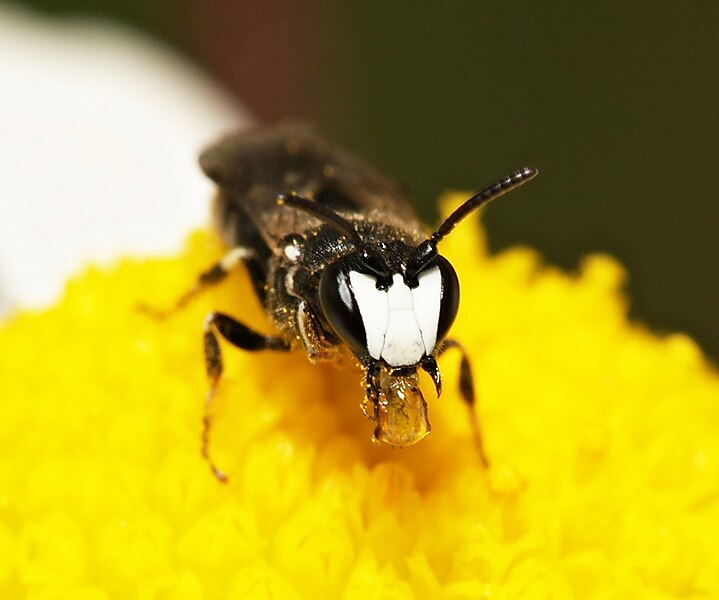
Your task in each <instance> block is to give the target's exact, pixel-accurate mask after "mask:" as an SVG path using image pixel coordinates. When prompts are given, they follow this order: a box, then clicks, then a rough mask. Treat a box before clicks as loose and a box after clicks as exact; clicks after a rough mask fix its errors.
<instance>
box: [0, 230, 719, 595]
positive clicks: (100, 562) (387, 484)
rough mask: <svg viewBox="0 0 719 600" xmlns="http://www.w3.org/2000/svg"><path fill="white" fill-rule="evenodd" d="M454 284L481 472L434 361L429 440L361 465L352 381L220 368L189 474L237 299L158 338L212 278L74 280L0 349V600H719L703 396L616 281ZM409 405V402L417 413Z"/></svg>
mask: <svg viewBox="0 0 719 600" xmlns="http://www.w3.org/2000/svg"><path fill="white" fill-rule="evenodd" d="M442 250H443V252H444V253H445V254H446V255H447V256H448V257H449V258H450V260H451V261H452V262H453V263H454V265H455V267H456V268H457V271H458V273H459V277H460V280H461V283H462V301H461V307H460V314H459V317H458V320H457V323H456V324H455V326H454V329H453V332H452V334H453V336H454V337H456V338H457V339H459V340H460V341H461V342H462V343H463V344H464V345H465V346H466V347H467V348H468V350H469V352H470V355H471V359H472V364H473V367H474V371H475V377H476V384H477V392H478V397H479V406H478V411H479V415H480V419H481V423H482V430H483V433H484V436H485V442H486V446H487V452H488V455H489V457H490V460H491V461H492V468H491V470H490V471H489V472H486V471H484V470H483V469H482V468H481V467H480V466H479V462H478V458H477V455H476V453H475V452H474V449H473V447H472V444H471V437H470V429H469V422H468V420H467V418H466V409H465V407H464V406H463V405H462V403H461V401H460V399H459V396H458V394H457V390H456V379H457V376H458V356H456V355H454V354H452V353H451V352H448V353H447V354H446V355H445V356H443V357H442V358H441V360H440V365H441V368H442V372H443V374H444V382H445V383H444V389H445V392H444V394H443V396H442V398H441V399H439V400H430V418H431V421H432V426H433V432H432V435H430V436H429V437H428V438H427V439H426V440H424V441H423V442H421V443H420V444H418V445H416V446H413V447H411V448H406V449H404V450H392V449H391V448H387V447H378V446H375V445H373V444H371V443H370V442H369V438H370V436H371V433H372V424H371V423H370V422H368V421H367V420H366V419H364V418H363V417H362V415H361V413H360V410H359V407H358V405H359V402H360V400H361V397H362V389H361V387H360V383H361V375H360V373H359V371H358V370H357V369H356V367H355V366H354V365H352V364H346V365H339V366H336V365H315V366H313V365H311V364H310V363H309V362H308V361H307V359H306V358H305V356H303V355H302V354H301V353H297V354H292V355H277V354H272V353H259V354H250V353H245V352H241V351H239V350H236V349H233V348H231V347H228V346H227V345H225V347H224V356H225V358H226V367H227V368H226V376H225V377H224V379H223V381H222V384H221V386H220V389H219V393H218V397H217V404H216V410H215V427H214V430H213V433H212V438H211V450H212V453H213V456H214V459H215V461H216V462H217V464H218V465H219V466H221V467H222V468H223V469H224V470H226V472H227V473H228V475H229V477H230V481H229V483H228V484H227V485H222V484H220V483H218V482H217V481H216V480H215V478H214V477H213V476H212V474H211V473H210V470H209V468H208V466H207V464H206V463H204V462H203V460H202V459H201V457H200V453H199V444H200V439H199V436H200V420H201V415H202V411H203V406H202V404H203V396H204V392H205V389H206V381H205V377H204V371H203V362H202V347H201V329H202V320H203V317H204V315H205V314H206V313H207V312H209V311H210V310H212V309H221V310H224V311H226V312H229V313H230V314H233V315H236V316H237V317H239V318H240V319H242V320H243V321H245V322H247V323H249V324H251V325H253V326H255V327H257V328H258V329H262V330H265V331H268V326H267V324H266V322H265V320H264V318H263V315H262V312H261V310H260V307H259V306H258V304H257V301H256V300H255V299H254V297H253V296H252V293H251V291H250V286H249V282H248V278H247V276H246V274H244V273H237V274H236V275H233V276H232V278H231V280H230V281H229V282H228V283H227V284H223V285H222V286H220V287H218V288H217V289H214V290H211V291H209V292H208V293H207V294H205V295H203V296H202V297H201V298H200V299H198V300H197V301H196V302H195V303H193V304H192V305H191V306H190V307H189V308H188V309H186V310H185V311H183V312H182V313H179V314H177V315H176V316H174V317H173V318H171V319H169V320H166V321H162V322H158V321H154V320H152V319H149V318H147V317H146V316H143V315H142V314H140V313H139V312H137V311H136V310H135V308H134V307H135V306H136V304H137V303H138V302H141V301H146V302H149V303H152V304H154V305H158V306H163V305H168V304H170V303H171V302H172V300H173V299H174V298H176V297H177V296H178V294H179V293H180V292H181V291H182V290H184V289H185V288H186V287H187V286H188V285H189V284H190V283H191V282H192V280H193V277H194V275H195V274H196V273H198V272H199V271H201V270H202V269H203V268H205V267H206V266H207V265H209V264H210V263H211V262H212V260H214V259H215V258H217V257H218V256H219V255H220V254H221V251H222V250H221V248H220V245H219V242H218V241H217V240H216V239H215V238H214V237H212V236H210V235H208V234H196V235H194V236H193V237H192V238H191V239H190V241H189V243H188V246H187V250H186V251H185V252H184V253H183V254H182V255H181V256H178V257H177V258H174V259H167V260H143V261H140V260H133V261H131V260H125V261H124V262H122V263H121V264H118V265H117V266H116V267H115V268H113V269H111V270H105V271H100V270H97V269H88V270H87V271H86V272H85V273H83V274H81V275H80V276H79V277H77V278H76V279H75V280H73V281H72V282H71V283H70V284H69V285H68V288H67V292H66V295H65V297H64V298H63V300H62V301H61V302H60V303H59V304H58V305H57V306H55V307H54V308H51V309H49V310H45V311H43V312H39V313H25V314H20V315H17V316H16V317H14V318H12V319H10V320H9V321H8V322H6V323H5V324H4V325H3V327H2V328H1V329H0V392H1V398H2V403H1V404H0V440H1V441H2V459H1V460H0V597H1V598H21V597H30V598H33V599H39V598H75V599H83V600H84V599H88V600H90V599H92V600H95V599H98V600H99V599H102V598H172V599H176V598H179V599H183V598H188V599H189V598H193V599H194V598H225V597H228V598H282V599H285V598H388V599H389V598H392V599H395V598H397V599H400V598H427V599H430V598H431V599H435V598H439V599H442V598H447V599H450V598H451V599H462V598H484V597H488V598H502V599H504V598H554V599H557V598H582V599H585V598H589V599H593V598H674V597H682V598H719V501H718V498H719V436H718V435H717V429H718V427H719V377H717V374H716V372H715V371H714V370H713V369H712V368H711V367H710V366H708V364H707V362H706V360H705V359H704V358H703V357H702V354H701V352H700V351H699V349H698V348H697V347H696V345H695V344H694V343H693V342H692V341H691V340H690V339H688V338H687V337H686V336H684V335H672V336H668V337H663V338H659V337H657V336H655V335H653V334H651V333H650V332H648V331H646V330H645V329H643V328H642V327H640V326H638V325H636V324H632V323H629V322H628V321H627V319H626V310H625V304H626V303H625V300H624V298H623V297H622V295H621V293H620V291H619V286H620V285H621V281H622V278H623V273H622V270H621V268H620V267H619V266H618V265H617V264H616V263H615V262H614V261H613V260H611V259H610V258H607V257H603V256H594V257H591V258H588V259H587V260H585V261H584V263H583V264H582V267H581V269H580V271H579V273H578V274H576V275H567V274H564V273H561V272H560V271H558V270H556V269H553V268H549V267H545V266H543V265H541V264H540V262H539V259H538V257H537V256H536V255H535V254H534V253H533V252H532V251H530V250H526V249H515V250H510V251H507V252H504V253H502V254H500V255H499V256H497V257H489V256H488V255H487V253H486V249H485V247H484V243H483V240H482V239H481V238H480V237H478V235H477V231H476V227H474V226H473V224H472V223H471V222H469V223H465V224H463V225H462V226H461V227H460V228H458V230H457V231H456V232H455V233H453V234H452V236H450V237H449V238H448V239H447V240H446V241H444V242H443V243H442ZM425 383H428V384H429V385H428V387H427V390H428V392H427V395H428V396H429V397H431V398H433V396H430V394H429V390H431V383H430V382H425Z"/></svg>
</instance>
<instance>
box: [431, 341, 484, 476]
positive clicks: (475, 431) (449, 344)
mask: <svg viewBox="0 0 719 600" xmlns="http://www.w3.org/2000/svg"><path fill="white" fill-rule="evenodd" d="M450 348H456V349H457V350H459V352H460V353H461V357H462V358H461V362H460V365H459V393H460V395H461V396H462V400H464V403H465V404H466V405H467V410H468V411H469V423H470V427H471V428H472V437H474V445H475V446H476V448H477V454H479V460H480V461H481V462H482V465H483V466H484V467H485V468H486V469H488V468H489V459H488V458H487V453H486V452H485V450H484V442H483V441H482V429H481V428H480V426H479V418H478V417H477V406H476V404H477V399H476V396H475V394H474V378H473V377H472V368H471V367H470V364H469V358H468V357H467V353H466V352H465V350H464V348H463V347H462V345H461V344H460V343H459V342H457V341H456V340H445V341H444V343H443V345H442V349H441V351H440V353H439V354H443V353H444V352H445V351H446V350H449V349H450Z"/></svg>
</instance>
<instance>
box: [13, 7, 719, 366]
mask: <svg viewBox="0 0 719 600" xmlns="http://www.w3.org/2000/svg"><path fill="white" fill-rule="evenodd" d="M25 4H27V5H30V6H33V7H35V8H39V9H42V10H44V11H46V12H49V13H52V14H58V15H68V14H73V15H76V14H83V15H88V14H89V15H94V16H99V17H105V18H110V19H115V20H119V21H122V22H124V23H128V24H130V25H132V26H134V27H137V28H139V29H142V30H144V31H146V32H148V33H150V34H151V35H153V36H155V37H159V38H161V39H163V40H165V41H166V42H168V43H169V44H171V45H172V46H174V47H176V48H178V49H179V50H180V51H181V52H183V53H184V54H185V55H187V56H189V57H190V58H192V59H193V60H195V61H196V62H197V63H198V64H199V65H200V66H202V67H203V68H205V69H206V70H207V71H209V72H210V73H211V74H213V75H214V76H215V77H216V78H217V79H218V80H220V81H221V82H223V84H224V85H225V86H226V87H227V88H228V89H229V90H230V91H231V92H232V93H233V94H235V96H236V97H237V98H238V100H240V101H241V102H243V103H244V104H245V105H246V106H247V107H248V108H249V109H250V110H251V111H253V112H254V114H255V115H256V116H257V117H258V119H260V120H262V121H268V122H271V121H275V120H278V119H282V118H287V117H302V118H307V119H310V120H312V121H314V122H316V123H317V124H318V126H319V128H320V129H321V130H323V131H325V132H326V133H327V134H328V135H329V136H331V137H333V138H335V139H339V140H341V141H343V142H344V143H345V144H346V145H347V146H349V147H350V148H352V149H354V150H355V151H357V152H358V153H360V154H362V155H364V156H365V157H367V158H369V159H371V160H372V161H373V162H375V163H377V164H379V165H381V166H382V167H383V168H384V169H385V170H386V171H388V172H389V173H391V174H393V175H395V176H396V177H397V178H398V179H400V180H402V181H403V182H405V183H406V184H407V185H408V186H409V188H410V189H411V190H413V192H414V193H415V195H416V197H417V198H418V200H419V201H420V203H421V212H422V213H423V216H424V217H425V218H427V219H429V220H432V219H434V218H436V213H435V212H434V210H435V209H434V202H435V200H436V197H437V195H438V193H439V192H440V191H442V190H445V189H447V188H463V189H467V190H476V189H477V188H478V187H480V186H482V185H484V184H487V183H489V182H490V181H492V180H493V179H495V178H497V177H499V176H502V175H504V174H507V173H508V172H509V171H511V170H513V169H515V168H517V167H519V166H522V165H524V164H528V165H532V166H536V167H538V168H539V169H540V171H541V174H540V176H539V178H538V179H537V180H535V181H533V182H532V183H531V184H530V185H529V186H527V187H526V188H524V189H523V190H522V191H521V192H517V193H516V194H513V195H512V196H510V197H507V198H506V199H502V200H501V201H500V202H497V203H496V204H494V205H492V206H491V208H490V209H489V210H487V211H486V213H485V218H484V221H485V223H486V225H487V227H488V229H489V233H490V242H491V245H492V248H493V249H501V248H504V247H506V246H509V245H513V244H526V245H530V246H533V247H536V248H537V249H538V250H539V251H540V252H541V253H542V254H543V255H544V256H545V258H546V260H547V261H548V262H551V263H555V264H558V265H560V266H562V267H564V268H566V269H569V270H572V269H575V268H576V266H577V264H578V260H579V259H580V257H581V256H582V255H583V254H586V253H587V252H596V251H602V252H609V253H611V254H613V255H615V256H616V257H618V258H619V259H620V260H621V261H622V262H623V263H624V265H625V266H626V267H627V269H628V271H629V274H630V277H629V281H628V293H629V295H630V297H631V312H632V315H633V316H634V317H635V318H637V319H639V320H641V321H643V322H645V323H646V324H648V325H649V326H650V327H652V328H653V329H656V330H659V331H667V332H668V331H675V330H681V331H686V332H688V333H689V334H691V335H692V336H693V337H694V338H695V339H697V340H698V341H699V342H700V343H701V344H702V346H703V347H704V348H705V349H706V350H707V351H708V352H709V353H710V355H711V356H713V357H714V358H715V359H716V358H717V357H719V314H718V313H717V306H719V278H717V275H716V260H717V258H719V236H717V226H719V201H718V200H719V199H718V198H717V193H716V191H715V189H714V188H715V184H714V161H715V159H716V157H717V154H718V152H717V150H719V141H718V138H719V126H718V120H719V117H717V104H718V102H717V100H719V80H718V78H719V75H718V73H719V68H718V67H719V41H718V38H719V36H718V35H717V28H718V25H719V5H718V4H716V3H712V2H662V3H649V2H640V3H632V2H604V3H577V2H542V3H536V2H509V3H499V2H491V3H490V2H479V1H475V2H466V1H465V2H442V3H440V2H433V3H430V2H420V1H417V0H415V1H409V0H395V1H392V2H386V1H384V2H380V1H377V0H370V1H364V2H353V3H350V2H346V3H340V2H319V1H316V2H310V1H308V0H285V1H280V0H267V1H255V2H249V1H243V0H239V1H231V0H208V1H205V2H197V3H176V2H170V1H169V0H158V1H155V2H145V1H142V0H95V1H91V0H66V1H52V0H35V1H28V2H26V3H25Z"/></svg>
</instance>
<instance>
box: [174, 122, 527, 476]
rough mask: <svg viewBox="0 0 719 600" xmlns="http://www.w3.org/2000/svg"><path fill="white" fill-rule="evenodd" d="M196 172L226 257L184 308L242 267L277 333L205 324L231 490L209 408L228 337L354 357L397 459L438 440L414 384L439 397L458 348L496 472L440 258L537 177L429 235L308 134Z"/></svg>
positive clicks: (251, 144) (253, 146) (235, 148)
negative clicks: (479, 214)
mask: <svg viewBox="0 0 719 600" xmlns="http://www.w3.org/2000/svg"><path fill="white" fill-rule="evenodd" d="M199 162H200V167H201V168H202V170H203V171H204V173H205V174H206V175H207V176H208V177H209V178H210V179H211V180H212V181H214V182H215V183H216V184H217V194H216V196H215V201H214V211H213V212H214V222H215V225H216V227H217V229H218V231H219V232H220V235H221V237H222V239H223V240H224V242H225V243H226V244H227V246H228V247H229V248H230V250H229V251H228V252H227V253H226V254H225V256H223V257H222V259H221V260H220V261H219V262H217V264H215V265H213V266H212V267H211V268H209V269H208V270H207V271H205V272H203V273H202V274H201V275H200V276H199V278H198V280H197V282H196V284H195V285H194V286H193V287H192V288H191V289H190V290H189V291H188V292H187V293H186V294H185V295H184V296H182V297H181V298H180V300H179V302H178V303H177V306H176V307H180V306H183V305H184V304H186V303H187V302H188V301H189V300H190V299H191V298H192V297H194V296H195V295H196V294H197V293H199V292H200V291H201V290H202V289H204V288H205V287H207V286H209V285H212V284H215V283H218V282H219V281H221V280H222V279H223V278H224V277H225V276H226V275H227V274H228V273H229V272H231V271H232V270H233V269H235V268H236V267H238V266H240V265H244V267H245V268H246V269H247V271H248V272H249V275H250V279H251V281H252V285H253V287H254V291H255V293H256V294H257V296H258V298H259V300H260V302H261V303H262V306H263V307H264V309H265V312H266V314H267V316H268V318H269V320H270V322H271V324H272V325H273V326H274V328H275V330H276V334H275V335H264V334H261V333H258V332H257V331H254V330H252V329H251V328H249V327H248V326H247V325H245V324H244V323H242V322H241V321H240V320H237V319H236V318H235V317H234V316H231V315H228V314H225V313H222V312H211V313H210V314H209V315H208V316H207V318H206V320H205V323H204V357H205V364H206V369H207V375H208V378H209V390H208V392H207V396H206V401H205V413H204V421H203V433H202V455H203V457H204V458H205V459H206V460H207V462H208V463H209V465H210V467H211V469H212V472H213V473H214V474H215V476H216V477H217V478H218V479H219V480H220V481H226V479H227V477H226V475H225V474H224V473H223V472H222V471H221V470H220V469H219V468H218V467H217V466H216V465H215V464H214V462H213V461H212V460H211V458H210V453H209V440H210V430H211V426H212V419H211V414H212V402H213V398H214V396H215V392H216V389H217V386H218V383H219V381H220V377H221V375H222V371H223V363H222V354H221V351H220V345H219V339H218V338H224V339H225V340H226V341H227V342H229V343H230V344H232V345H234V346H236V347H238V348H240V349H242V350H246V351H257V350H274V351H279V352H289V351H292V350H295V349H303V350H304V351H305V352H306V353H307V357H308V358H309V360H310V361H311V362H319V361H335V360H338V359H339V358H340V357H341V356H342V354H343V353H345V352H346V349H349V351H350V352H351V353H352V354H353V355H354V357H355V358H356V360H357V362H358V363H359V365H360V367H361V369H362V370H363V371H364V376H363V381H364V389H365V394H364V398H363V400H362V402H361V407H362V410H363V412H364V414H365V416H367V417H368V418H369V419H371V420H372V421H373V422H374V425H375V428H374V434H373V440H374V441H377V442H383V443H386V444H389V445H391V446H399V447H403V446H410V445H412V444H415V443H417V442H419V441H420V440H422V439H423V438H424V437H426V436H427V435H428V434H429V433H430V422H429V418H428V414H427V403H426V401H425V399H424V396H423V394H422V391H421V390H420V385H419V376H418V371H419V370H420V369H421V370H423V371H425V372H427V373H428V374H429V376H430V378H431V379H432V381H433V383H434V387H435V391H436V395H437V396H439V395H440V394H441V392H442V377H441V374H440V371H439V368H438V366H437V357H439V356H440V355H441V354H442V353H443V352H445V351H446V350H448V349H450V348H456V349H458V350H459V351H460V353H461V363H460V381H459V389H460V392H461V396H462V398H463V400H464V401H465V402H466V404H467V406H468V408H469V413H470V420H471V424H472V429H473V435H474V442H475V445H476V447H477V450H478V452H479V457H480V459H481V461H482V463H483V464H484V465H485V466H488V465H489V461H488V459H487V455H486V453H485V450H484V446H483V443H482V437H481V434H480V428H479V423H478V420H477V416H476V413H475V406H474V405H475V394H474V386H473V382H472V374H471V370H470V364H469V360H468V358H467V354H466V352H465V351H464V349H463V348H462V346H461V345H460V344H459V343H458V342H456V341H455V340H452V339H448V338H447V334H448V333H449V330H450V327H451V325H452V323H453V321H454V319H455V316H456V314H457V309H458V307H459V282H458V279H457V274H456V273H455V270H454V268H453V267H452V265H451V264H450V263H449V261H448V260H447V259H446V258H444V257H443V256H442V255H441V254H439V253H438V250H437V246H438V244H439V243H440V242H441V241H442V239H443V238H445V237H446V236H447V235H448V234H450V233H451V231H452V230H453V229H454V228H455V226H456V225H457V224H458V223H459V222H460V221H461V220H462V219H464V218H465V217H466V216H467V215H468V214H469V213H471V212H472V211H474V210H476V209H477V208H479V207H480V206H482V205H484V204H486V203H487V202H489V201H490V200H492V199H494V198H496V197H498V196H501V195H502V194H504V193H506V192H508V191H510V190H512V189H514V188H516V187H518V186H520V185H522V184H523V183H525V182H526V181H528V180H530V179H532V178H533V177H534V176H535V175H536V174H537V170H536V169H533V168H528V167H525V168H522V169H519V170H517V171H515V172H513V173H512V174H511V175H509V176H507V177H505V178H504V179H501V180H499V181H497V182H496V183H494V184H492V185H490V186H489V187H487V188H485V189H483V190H482V191H480V192H479V193H477V194H475V195H474V196H472V197H471V198H469V199H468V200H467V201H465V202H464V203H463V204H462V205H461V206H459V207H458V208H457V209H456V210H455V211H454V212H453V213H452V214H451V215H450V216H449V217H447V218H446V219H445V220H444V222H443V223H442V224H441V225H440V226H439V227H438V228H437V229H436V230H435V231H434V232H433V233H431V234H429V235H428V234H427V233H426V230H425V228H424V226H423V225H422V223H421V222H420V220H419V218H418V217H417V215H416V213H415V211H414V209H413V206H412V202H411V201H410V199H409V198H408V196H407V194H406V192H405V191H404V190H403V188H402V187H401V186H400V185H398V184H397V183H396V182H394V181H393V180H392V179H390V178H389V177H387V176H386V175H384V174H383V173H381V172H380V171H378V170H377V169H375V168H374V167H372V166H370V165H369V164H367V163H365V162H364V161H362V160H360V159H358V158H356V157H354V156H352V155H351V154H349V153H347V152H346V151H344V150H342V149H341V148H339V147H337V146H335V145H333V144H331V143H329V142H328V141H327V140H325V139H323V138H322V137H320V136H318V135H317V134H316V133H315V132H314V131H313V130H312V129H311V128H310V127H308V126H306V125H303V124H296V123H293V124H283V125H279V126H275V127H269V128H259V129H256V130H250V131H244V132H241V133H237V134H233V135H230V136H228V137H225V138H223V139H221V140H219V141H218V142H217V143H216V144H214V145H212V146H210V147H209V148H208V149H206V150H205V151H204V152H203V153H202V154H201V155H200V159H199Z"/></svg>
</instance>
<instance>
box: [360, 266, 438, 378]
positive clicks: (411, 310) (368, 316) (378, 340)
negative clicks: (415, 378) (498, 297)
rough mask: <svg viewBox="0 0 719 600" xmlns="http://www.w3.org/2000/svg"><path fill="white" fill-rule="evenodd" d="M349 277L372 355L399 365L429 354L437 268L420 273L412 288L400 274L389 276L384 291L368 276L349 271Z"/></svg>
mask: <svg viewBox="0 0 719 600" xmlns="http://www.w3.org/2000/svg"><path fill="white" fill-rule="evenodd" d="M349 278H350V284H351V286H352V292H353V294H354V297H355V300H356V301H357V306H358V307H359V311H360V314H361V316H362V321H363V323H364V327H365V336H366V338H367V351H368V352H369V354H370V356H371V357H372V358H374V359H375V360H379V359H380V358H382V359H384V360H385V362H387V364H388V365H390V366H391V367H402V366H407V365H414V364H416V363H418V362H419V361H420V359H421V358H422V356H423V355H425V354H431V353H432V351H433V350H434V346H435V343H436V341H437V325H438V323H439V311H440V301H441V296H442V276H441V274H440V271H439V267H433V268H431V269H428V270H426V271H425V272H423V273H422V274H421V275H420V276H419V286H418V287H416V288H415V289H410V288H409V287H408V286H407V285H406V284H405V282H404V279H402V276H401V275H399V274H395V275H394V276H393V277H392V285H391V286H390V288H389V289H388V290H387V291H383V290H378V289H377V287H376V286H377V280H376V279H375V278H374V277H372V276H371V275H365V274H363V273H358V272H356V271H351V272H350V274H349Z"/></svg>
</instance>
